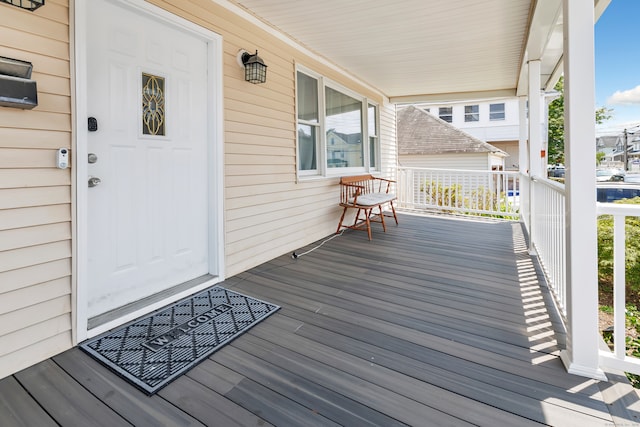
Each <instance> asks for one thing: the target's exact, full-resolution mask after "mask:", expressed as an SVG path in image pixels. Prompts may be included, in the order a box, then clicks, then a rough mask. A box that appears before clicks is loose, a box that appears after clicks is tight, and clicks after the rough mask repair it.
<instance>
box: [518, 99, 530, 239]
mask: <svg viewBox="0 0 640 427" xmlns="http://www.w3.org/2000/svg"><path fill="white" fill-rule="evenodd" d="M518 116H519V120H518V121H519V124H520V134H519V140H518V171H519V172H520V177H519V180H520V209H521V212H522V219H523V221H524V225H525V227H526V228H527V232H528V233H529V235H531V211H530V205H529V192H530V191H531V189H530V181H529V125H528V123H527V97H526V96H520V97H518ZM529 240H531V239H529Z"/></svg>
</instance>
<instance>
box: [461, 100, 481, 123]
mask: <svg viewBox="0 0 640 427" xmlns="http://www.w3.org/2000/svg"><path fill="white" fill-rule="evenodd" d="M474 107H475V108H474ZM467 108H470V109H472V110H473V111H471V112H468V111H467ZM479 121H480V105H479V104H471V105H465V106H464V122H465V123H475V122H479Z"/></svg>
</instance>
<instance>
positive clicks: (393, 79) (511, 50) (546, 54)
mask: <svg viewBox="0 0 640 427" xmlns="http://www.w3.org/2000/svg"><path fill="white" fill-rule="evenodd" d="M597 1H598V0H596V2H597ZM232 2H233V3H235V4H237V5H238V6H239V7H241V8H244V9H245V10H246V11H248V12H249V13H251V14H253V15H254V16H255V17H257V18H258V19H260V20H262V21H263V22H264V23H266V24H267V25H269V26H271V27H272V28H275V29H277V30H278V31H280V32H282V33H284V34H286V35H287V36H288V37H289V38H291V39H293V40H295V41H296V42H298V43H299V44H301V45H303V46H304V47H306V48H307V49H309V50H310V51H312V52H315V53H317V54H318V55H320V56H321V57H323V58H325V59H326V60H328V61H330V62H332V63H333V64H335V65H337V66H338V67H340V68H343V69H345V70H346V71H348V72H349V73H351V74H352V75H354V76H357V77H358V78H360V79H361V80H362V81H363V82H365V83H368V84H369V85H370V86H372V87H374V88H376V89H378V90H380V91H381V92H382V93H384V94H385V95H386V96H388V97H389V98H391V100H392V102H403V101H422V100H437V99H447V100H452V99H457V98H459V99H470V98H472V97H480V96H481V97H491V96H512V95H515V94H516V92H517V90H518V84H519V83H520V84H521V85H522V83H524V82H526V79H523V76H522V75H523V64H524V63H525V61H526V60H527V59H542V60H543V66H542V71H543V73H545V74H546V78H545V76H543V79H542V80H543V85H544V84H545V83H546V82H547V80H548V78H549V77H550V76H551V74H552V73H553V71H554V70H555V69H556V68H557V67H558V64H559V61H560V60H561V57H562V14H561V11H562V2H561V0H545V1H544V2H536V1H533V0H483V1H469V0H403V1H402V2H390V1H388V0H354V1H348V2H345V1H344V0H323V1H315V0H232ZM532 26H533V27H532ZM524 69H526V67H524ZM522 86H523V88H525V87H526V84H524V85H522ZM520 93H522V91H520Z"/></svg>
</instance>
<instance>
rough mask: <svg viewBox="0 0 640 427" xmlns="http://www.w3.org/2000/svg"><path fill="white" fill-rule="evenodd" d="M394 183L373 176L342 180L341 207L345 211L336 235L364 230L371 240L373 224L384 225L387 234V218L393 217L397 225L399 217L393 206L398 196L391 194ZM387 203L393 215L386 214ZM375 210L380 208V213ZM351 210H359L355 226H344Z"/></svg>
mask: <svg viewBox="0 0 640 427" xmlns="http://www.w3.org/2000/svg"><path fill="white" fill-rule="evenodd" d="M394 182H395V181H392V180H389V179H385V178H377V177H374V176H373V175H358V176H345V177H342V178H340V206H342V207H343V208H344V209H343V211H342V216H341V217H340V222H339V223H338V230H337V231H336V233H339V232H340V230H341V229H343V228H350V229H353V230H362V231H366V232H367V233H368V235H369V240H371V223H372V222H380V223H382V229H383V230H384V231H385V232H386V231H387V226H386V224H385V222H384V217H385V216H388V217H393V218H394V219H395V221H396V225H397V224H398V216H397V215H396V209H395V207H394V206H393V201H394V200H396V196H395V194H393V193H391V192H390V190H391V184H392V183H394ZM387 203H388V204H389V206H390V207H391V212H392V215H391V214H385V213H384V211H383V209H382V207H383V205H385V204H387ZM375 208H378V211H379V212H378V213H374V212H373V210H374V209H375ZM349 209H357V212H356V216H355V220H354V222H353V225H344V224H343V222H344V217H345V215H346V213H347V210H349ZM360 213H364V218H362V219H361V218H360Z"/></svg>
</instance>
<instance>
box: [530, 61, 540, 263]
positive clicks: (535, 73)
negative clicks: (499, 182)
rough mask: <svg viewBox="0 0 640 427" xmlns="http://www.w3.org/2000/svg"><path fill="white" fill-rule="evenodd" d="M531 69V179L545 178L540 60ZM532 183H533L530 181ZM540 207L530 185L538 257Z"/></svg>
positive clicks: (532, 250) (531, 209)
mask: <svg viewBox="0 0 640 427" xmlns="http://www.w3.org/2000/svg"><path fill="white" fill-rule="evenodd" d="M527 66H528V69H529V87H528V93H529V177H538V178H540V177H543V176H544V175H543V174H542V166H541V165H542V163H541V162H540V150H541V149H542V136H541V133H542V132H541V123H542V119H541V117H540V60H532V61H529V62H528V63H527ZM530 182H531V181H530ZM538 208H539V206H537V205H536V202H535V186H534V185H529V214H530V218H531V221H530V226H529V235H530V236H531V238H530V239H529V253H530V254H531V255H536V250H535V247H534V245H533V242H534V241H535V240H536V230H535V229H534V227H535V225H534V224H535V219H534V218H535V215H536V212H537V210H538Z"/></svg>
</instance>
